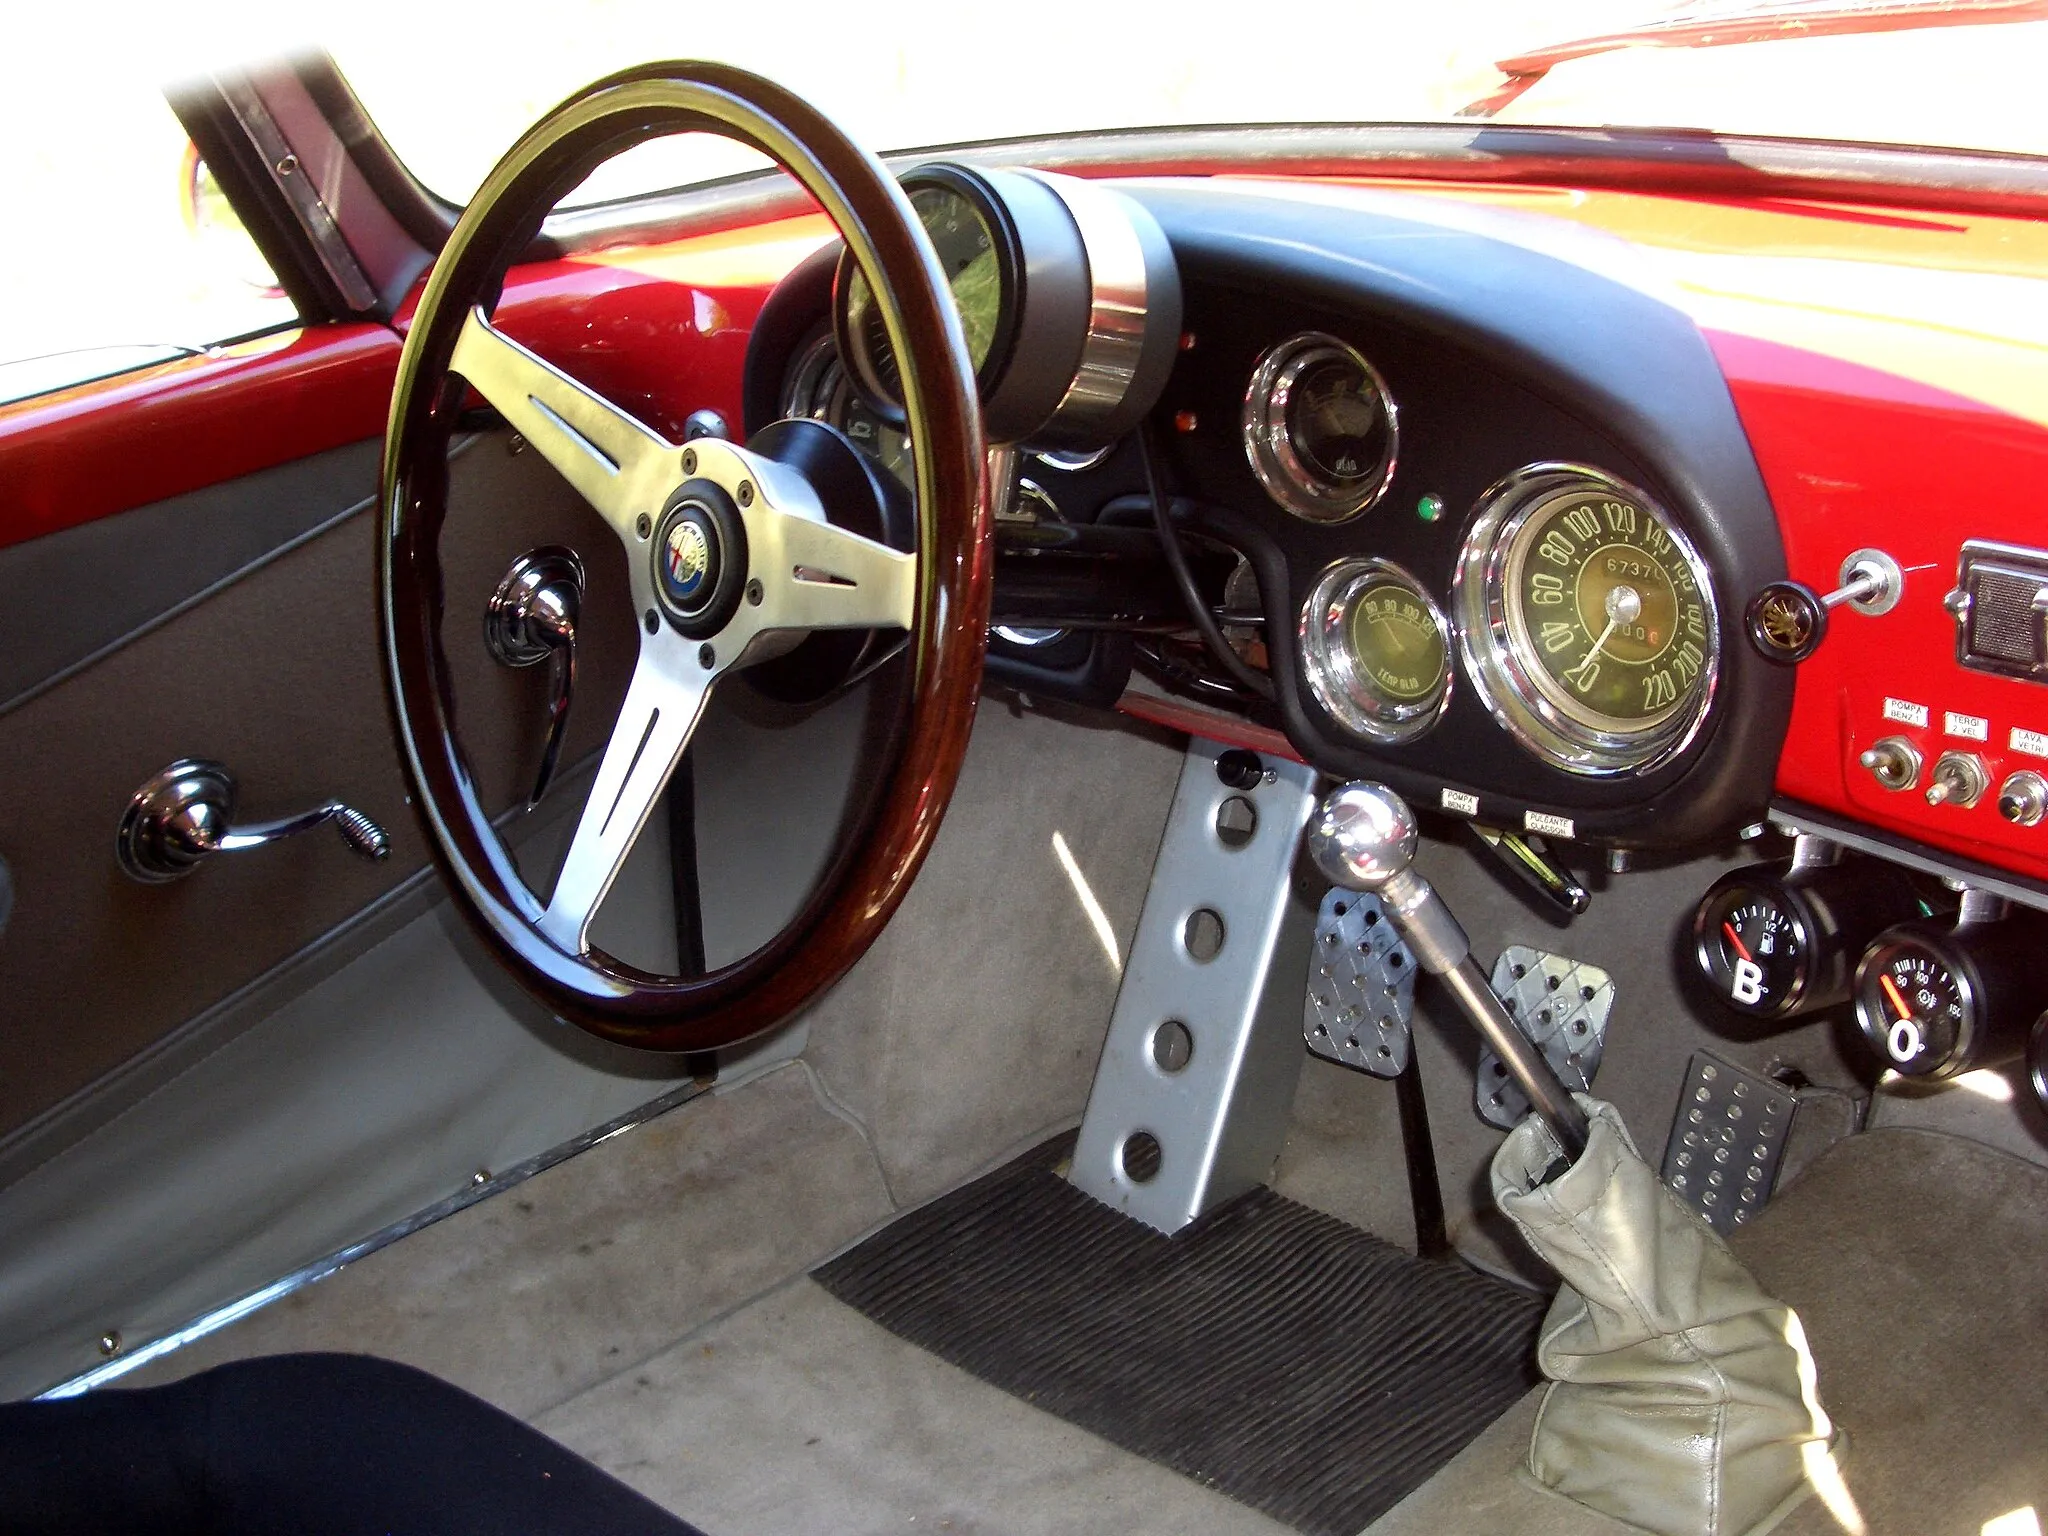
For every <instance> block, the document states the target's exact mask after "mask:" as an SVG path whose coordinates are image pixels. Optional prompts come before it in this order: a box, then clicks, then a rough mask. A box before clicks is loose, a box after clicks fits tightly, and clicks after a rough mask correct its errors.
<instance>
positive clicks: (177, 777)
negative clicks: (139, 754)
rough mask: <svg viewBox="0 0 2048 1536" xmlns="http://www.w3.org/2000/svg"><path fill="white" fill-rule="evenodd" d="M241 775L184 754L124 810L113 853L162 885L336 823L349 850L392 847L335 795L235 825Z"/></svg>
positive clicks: (133, 875) (370, 854)
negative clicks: (214, 861)
mask: <svg viewBox="0 0 2048 1536" xmlns="http://www.w3.org/2000/svg"><path fill="white" fill-rule="evenodd" d="M234 816H235V776H234V775H233V774H232V773H230V772H228V770H227V768H226V766H225V765H223V764H221V763H216V762H211V761H209V760H208V759H206V758H199V757H181V758H179V759H178V760H177V761H176V762H175V763H172V764H171V765H170V766H169V767H167V768H164V769H163V770H162V771H161V772H158V773H154V774H151V775H150V777H149V778H148V780H146V781H145V782H144V784H143V786H142V788H140V789H138V790H137V791H136V792H135V794H134V797H133V798H132V799H130V800H129V802H128V809H127V810H126V811H124V812H123V813H122V816H121V829H120V832H119V833H118V835H117V836H116V837H115V840H114V856H115V858H116V859H117V860H118V861H119V863H120V865H121V869H122V871H123V872H124V873H125V874H127V875H128V877H129V878H130V879H134V880H140V881H141V882H142V883H143V884H144V885H163V884H165V883H166V882H168V881H172V880H178V879H182V878H183V877H184V876H186V875H189V874H190V873H192V871H193V870H194V869H196V868H197V867H198V866H199V865H200V864H201V863H202V862H203V861H204V860H206V859H209V858H211V857H212V856H213V855H215V854H217V853H240V852H242V851H243V850H244V849H249V848H261V847H263V846H264V845H265V844H266V843H274V842H276V841H278V840H279V839H280V838H286V837H291V836H293V835H294V834H295V833H299V832H306V831H310V830H311V829H312V828H314V827H317V826H319V825H321V824H322V823H323V822H329V821H331V822H333V823H334V824H335V827H336V829H337V830H338V831H339V832H340V833H341V840H342V842H343V843H345V844H346V845H347V846H348V848H349V850H350V851H351V852H353V853H355V854H357V855H358V856H359V857H362V858H365V859H371V860H376V859H382V858H384V857H386V856H387V855H388V854H389V853H390V852H391V839H390V837H389V836H388V835H387V834H386V833H385V831H384V829H383V828H382V827H380V826H378V825H377V823H376V822H374V821H372V820H371V819H370V818H369V817H367V816H365V815H364V814H363V813H362V812H361V811H359V810H357V809H356V808H355V807H354V806H351V805H344V804H343V803H342V802H341V801H339V800H329V801H326V802H324V803H323V804H320V805H316V806H314V807H313V808H312V809H311V810H309V811H302V812H300V813H299V814H298V815H296V816H284V817H280V818H278V819H277V820H275V821H252V822H246V823H244V824H242V825H241V826H236V825H234Z"/></svg>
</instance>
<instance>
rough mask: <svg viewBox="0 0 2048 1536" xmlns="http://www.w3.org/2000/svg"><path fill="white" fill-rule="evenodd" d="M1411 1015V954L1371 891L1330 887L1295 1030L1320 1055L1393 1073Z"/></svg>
mask: <svg viewBox="0 0 2048 1536" xmlns="http://www.w3.org/2000/svg"><path fill="white" fill-rule="evenodd" d="M1414 1015H1415V956H1414V954H1413V953H1412V952H1411V951H1410V950H1409V948H1408V946H1407V944H1406V943H1404V942H1403V941H1402V938H1401V935H1400V934H1399V933H1397V932H1396V931H1395V929H1394V925H1393V924H1392V923H1391V922H1389V921H1388V920H1387V914H1386V909H1385V908H1384V907H1382V906H1381V905H1380V899H1379V897H1377V896H1372V895H1368V894H1364V893H1362V892H1359V891H1345V890H1334V891H1331V892H1330V894H1329V895H1327V896H1325V897H1324V898H1323V905H1322V909H1321V910H1320V911H1319V912H1318V913H1317V914H1316V936H1315V943H1314V945H1313V946H1312V947H1311V949H1310V950H1309V959H1308V996H1307V997H1306V999H1304V1001H1303V1003H1302V1008H1301V1032H1302V1035H1303V1037H1304V1038H1305V1039H1306V1040H1307V1041H1308V1048H1309V1050H1310V1051H1312V1052H1314V1053H1315V1054H1316V1055H1318V1056H1321V1057H1323V1058H1324V1059H1325V1060H1327V1061H1335V1062H1340V1063H1342V1064H1343V1065H1344V1066H1347V1067H1356V1068H1358V1070H1359V1071H1361V1072H1370V1073H1371V1074H1372V1075H1373V1076H1374V1077H1399V1076H1400V1075H1401V1073H1402V1071H1403V1070H1404V1069H1405V1068H1406V1067H1407V1065H1408V1049H1409V1044H1408V1041H1409V1021H1410V1020H1411V1019H1412V1018H1413V1017H1414Z"/></svg>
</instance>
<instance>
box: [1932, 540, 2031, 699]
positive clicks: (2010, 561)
mask: <svg viewBox="0 0 2048 1536" xmlns="http://www.w3.org/2000/svg"><path fill="white" fill-rule="evenodd" d="M1949 607H1950V609H1951V611H1952V612H1953V613H1954V614H1955V616H1956V660H1957V661H1959V662H1961V663H1962V664H1963V665H1964V666H1966V667H1974V668H1976V669H1977V670H1979V671H1983V672H1997V673H2000V674H2002V675H2004V676H2008V677H2031V678H2037V679H2040V680H2043V681H2048V551H2043V550H2036V549H2024V548H2021V547H2019V546H2017V545H2012V544H1994V543H1992V542H1991V541H1989V540H1986V539H1972V540H1970V541H1969V542H1968V543H1967V544H1965V545H1964V546H1963V550H1962V558H1961V559H1960V561H1959V562H1958V564H1957V571H1956V590H1955V591H1954V592H1953V593H1951V594H1950V598H1949Z"/></svg>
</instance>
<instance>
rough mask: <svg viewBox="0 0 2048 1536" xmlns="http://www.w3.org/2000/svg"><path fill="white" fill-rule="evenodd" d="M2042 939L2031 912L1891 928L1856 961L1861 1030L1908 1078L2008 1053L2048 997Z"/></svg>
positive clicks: (2016, 1048)
mask: <svg viewBox="0 0 2048 1536" xmlns="http://www.w3.org/2000/svg"><path fill="white" fill-rule="evenodd" d="M1968 910H1969V909H1968V908H1967V907H1966V908H1965V911H1966V912H1968ZM2041 942H2042V932H2041V925H2040V922H2039V919H2038V918H2036V917H2034V916H2033V915H2032V914H2023V915H2020V916H2015V917H2011V918H2002V919H1995V920H1985V919H1977V920H1967V919H1966V920H1965V921H1963V922H1961V923H1958V924H1956V925H1955V926H1954V927H1952V928H1951V927H1947V926H1945V925H1944V924H1941V923H1939V922H1936V921H1933V920H1930V919H1922V920H1917V921H1914V922H1908V923H1900V924H1898V925H1897V926H1896V927H1892V928H1887V929H1886V930H1885V931H1884V932H1883V933H1881V934H1879V935H1878V936H1877V938H1876V939H1875V940H1874V941H1873V942H1872V943H1871V945H1870V948H1869V949H1867V950H1865V951H1864V953H1863V959H1862V961H1861V963H1860V964H1858V965H1857V967H1856V1022H1857V1024H1858V1026H1859V1027H1860V1028H1861V1029H1862V1031H1863V1038H1864V1039H1865V1040H1866V1041H1868V1042H1869V1044H1870V1047H1871V1049H1872V1050H1873V1051H1874V1052H1875V1053H1876V1054H1877V1055H1878V1056H1879V1057H1880V1058H1881V1059H1882V1060H1883V1062H1884V1064H1885V1065H1886V1066H1888V1067H1890V1068H1891V1069H1892V1070H1893V1071H1894V1072H1897V1073H1899V1074H1900V1075H1901V1076H1904V1077H1922V1078H1946V1077H1956V1076H1958V1075H1960V1074H1961V1073H1964V1072H1968V1071H1972V1070H1974V1069H1975V1068H1978V1067H1991V1066H1997V1065H2000V1064H2001V1063H2003V1062H2006V1061H2009V1060H2011V1059H2012V1058H2013V1057H2014V1056H2016V1055H2018V1054H2019V1052H2020V1051H2021V1049H2022V1048H2023V1047H2024V1043H2025V1038H2026V1030H2027V1026H2028V1025H2029V1024H2031V1023H2032V1022H2033V1020H2034V1017H2035V1015H2036V1014H2038V1013H2039V1012H2040V1011H2041V1009H2042V1007H2043V1005H2044V1004H2048V978H2044V977H2043V975H2042V974H2041V967H2040V965H2039V963H2038V961H2039V956H2040V945H2041Z"/></svg>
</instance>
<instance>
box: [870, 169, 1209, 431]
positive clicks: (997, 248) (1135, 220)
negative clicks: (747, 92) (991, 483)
mask: <svg viewBox="0 0 2048 1536" xmlns="http://www.w3.org/2000/svg"><path fill="white" fill-rule="evenodd" d="M901 181H902V186H903V191H904V194H905V195H906V196H907V197H908V198H909V200H910V206H911V208H912V209H913V210H914V211H915V212H916V214H917V219H918V223H919V224H920V225H921V226H922V227H923V230H924V233H925V236H926V237H927V238H928V239H929V240H930V242H931V246H932V253H933V255H934V256H936V257H937V259H938V266H939V269H940V271H941V273H942V274H943V275H944V278H945V282H946V287H947V289H948V290H949V291H950V293H951V296H952V300H953V307H954V308H955V309H956V310H957V311H958V313H959V316H960V331H961V337H962V340H964V341H965V343H966V351H967V361H968V363H969V364H970V365H971V366H972V368H973V372H974V388H975V393H976V394H977V395H979V396H980V398H981V414H982V430H983V432H984V434H985V436H986V437H987V440H988V441H989V442H991V443H998V444H1027V445H1029V446H1030V447H1031V448H1032V449H1034V450H1046V449H1053V450H1063V451H1075V452H1093V451H1094V450H1096V449H1099V448H1103V447H1106V446H1108V445H1109V444H1111V443H1114V442H1116V441H1117V440H1118V439H1119V438H1120V437H1122V436H1123V435H1124V434H1125V433H1126V432H1128V431H1129V430H1130V429H1131V428H1132V427H1133V426H1135V425H1137V423H1138V422H1139V421H1140V420H1141V419H1143V417H1144V415H1145V413H1146V412H1147V411H1148V410H1150V409H1151V408H1152V406H1153V405H1154V404H1155V403H1157V401H1158V399H1159V394H1160V391H1161V390H1162V389H1163V388H1164V387H1165V385H1166V379H1167V375H1168V374H1169V373H1171V372H1172V369H1173V363H1174V359H1175V357H1176V356H1177V355H1178V348H1179V342H1180V274H1179V271H1178V268H1177V267H1176V265H1175V263H1174V259H1173V247H1172V246H1171V245H1170V244H1169V243H1168V242H1167V239H1166V235H1165V232H1164V231H1163V230H1161V229H1160V227H1159V222H1158V220H1157V219H1155V218H1154V217H1153V216H1152V214H1151V213H1150V212H1149V211H1148V210H1147V209H1146V208H1145V206H1144V205H1143V204H1142V203H1139V202H1137V201H1135V200H1134V199H1132V198H1130V197H1128V196H1126V195H1125V194H1124V193H1122V192H1119V191H1117V190H1115V189H1114V188H1110V187H1105V186H1102V185H1100V184H1099V183H1096V182H1092V181H1086V180H1082V179H1079V178H1076V177H1071V176H1061V175H1056V174H1054V173H1051V172H1045V171H1026V170H1016V169H1001V168H994V167H988V168H983V167H977V166H967V165H962V164H959V163H958V162H955V161H948V160H933V161H927V162H926V163H925V164H923V165H918V166H913V167H912V168H911V169H910V170H908V171H905V172H904V173H903V175H902V177H901ZM1027 277H1028V281H1027ZM832 325H833V331H834V335H835V339H836V340H837V342H838V345H839V355H840V356H841V357H842V358H843V359H845V362H846V369H847V373H848V376H849V377H850V378H851V379H852V380H853V382H854V385H855V387H856V388H857V389H858V390H859V391H860V393H861V394H862V396H864V397H865V399H866V401H867V403H868V405H869V406H870V407H871V408H872V409H873V410H874V411H875V413H876V414H877V415H878V416H879V417H880V418H881V419H882V420H883V421H885V422H891V423H893V422H897V421H900V420H901V419H902V411H903V379H902V368H901V359H899V358H898V357H897V356H896V350H895V345H894V343H893V342H892V341H891V340H890V337H889V328H888V325H887V323H886V322H885V320H884V319H883V315H882V306H881V304H880V303H879V302H878V301H877V298H876V295H875V293H874V290H873V289H872V288H871V287H870V286H869V282H868V277H867V274H866V273H864V272H862V271H861V270H860V268H859V266H858V264H857V263H856V262H855V261H854V260H853V257H852V255H851V253H850V252H842V254H841V256H840V260H839V266H838V269H837V271H836V273H835V274H834V278H833V296H832Z"/></svg>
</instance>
